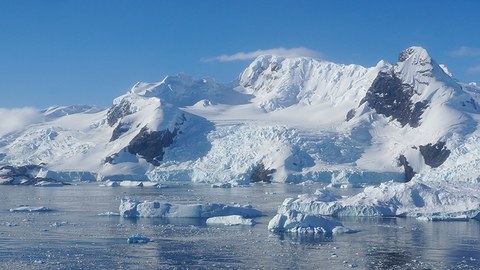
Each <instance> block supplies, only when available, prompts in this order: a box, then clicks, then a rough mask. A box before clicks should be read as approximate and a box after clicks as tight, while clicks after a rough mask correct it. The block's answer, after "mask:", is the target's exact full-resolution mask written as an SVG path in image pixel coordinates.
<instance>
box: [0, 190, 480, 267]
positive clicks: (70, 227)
mask: <svg viewBox="0 0 480 270" xmlns="http://www.w3.org/2000/svg"><path fill="white" fill-rule="evenodd" d="M316 188H318V186H300V185H283V184H272V185H254V186H252V187H248V188H233V189H213V188H211V187H210V186H207V185H195V184H185V183H179V184H174V185H172V186H171V187H169V188H166V189H154V188H151V189H149V188H143V189H142V188H105V187H99V186H98V185H96V184H95V183H90V184H81V185H79V186H65V187H61V188H35V187H11V186H0V192H1V194H2V199H1V204H0V269H29V270H30V269H350V268H355V269H479V268H480V256H479V254H480V252H479V251H480V245H479V244H480V222H477V221H469V222H421V221H417V220H415V219H409V218H342V219H341V220H340V221H341V222H343V223H344V224H345V225H346V226H347V227H349V228H352V229H357V230H359V232H358V233H356V234H349V235H339V236H333V237H323V236H312V235H296V234H273V233H270V232H268V231H267V229H266V227H267V224H268V221H269V220H270V218H271V217H273V215H274V214H275V211H276V208H277V207H278V206H279V205H280V204H281V202H282V201H283V199H284V198H286V197H295V196H297V195H298V194H300V193H305V192H310V193H313V192H314V191H315V189H316ZM341 191H342V192H355V191H345V190H341ZM123 197H130V198H133V199H157V200H164V201H168V202H174V203H196V202H202V203H205V202H218V203H227V204H232V203H240V204H247V203H250V204H252V205H253V206H254V207H256V208H257V209H259V210H261V211H262V212H263V213H264V214H265V215H266V216H264V217H260V218H257V219H256V221H257V222H258V224H257V225H255V226H253V227H249V226H207V225H206V224H205V220H204V219H191V218H182V219H160V218H157V219H149V218H141V219H125V218H121V217H118V216H98V215H97V214H99V213H105V212H115V211H118V206H119V202H120V198H123ZM25 204H28V205H31V206H46V207H49V208H52V209H55V211H52V212H49V213H10V212H9V211H8V209H10V208H14V207H18V206H19V205H25ZM132 234H143V235H145V236H147V237H149V238H150V239H152V240H153V242H151V243H148V244H143V245H131V244H127V241H126V240H127V238H128V237H130V236H131V235H132Z"/></svg>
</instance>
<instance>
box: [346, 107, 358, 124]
mask: <svg viewBox="0 0 480 270" xmlns="http://www.w3.org/2000/svg"><path fill="white" fill-rule="evenodd" d="M356 113H357V111H355V109H351V110H350V111H348V113H347V118H346V120H347V122H348V121H350V120H352V118H353V117H355V114H356Z"/></svg>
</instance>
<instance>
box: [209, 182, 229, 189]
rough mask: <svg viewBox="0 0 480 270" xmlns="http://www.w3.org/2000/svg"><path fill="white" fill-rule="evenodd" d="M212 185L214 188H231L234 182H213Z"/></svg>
mask: <svg viewBox="0 0 480 270" xmlns="http://www.w3.org/2000/svg"><path fill="white" fill-rule="evenodd" d="M211 187H212V188H231V187H232V184H230V183H215V184H212V186H211Z"/></svg>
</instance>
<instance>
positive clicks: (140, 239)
mask: <svg viewBox="0 0 480 270" xmlns="http://www.w3.org/2000/svg"><path fill="white" fill-rule="evenodd" d="M148 242H150V238H148V237H145V236H143V235H141V234H135V235H132V236H131V237H129V238H128V239H127V243H129V244H145V243H148Z"/></svg>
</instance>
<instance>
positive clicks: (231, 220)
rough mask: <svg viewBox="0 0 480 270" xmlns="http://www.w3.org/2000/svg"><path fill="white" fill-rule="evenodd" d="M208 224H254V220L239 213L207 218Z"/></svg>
mask: <svg viewBox="0 0 480 270" xmlns="http://www.w3.org/2000/svg"><path fill="white" fill-rule="evenodd" d="M207 224H208V225H227V226H233V225H247V226H252V225H254V224H255V221H254V220H253V219H251V218H244V217H242V216H240V215H230V216H221V217H211V218H209V219H207Z"/></svg>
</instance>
